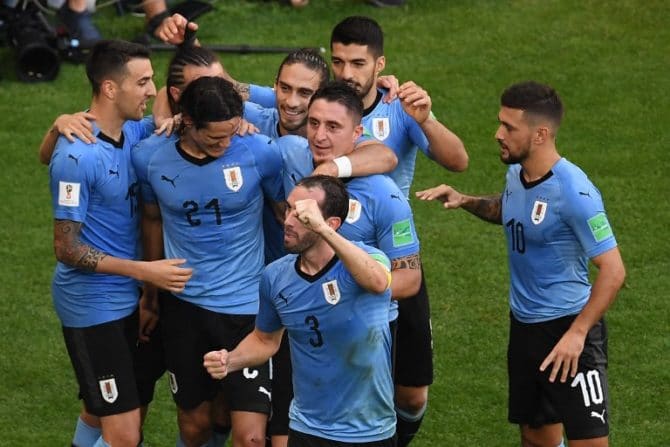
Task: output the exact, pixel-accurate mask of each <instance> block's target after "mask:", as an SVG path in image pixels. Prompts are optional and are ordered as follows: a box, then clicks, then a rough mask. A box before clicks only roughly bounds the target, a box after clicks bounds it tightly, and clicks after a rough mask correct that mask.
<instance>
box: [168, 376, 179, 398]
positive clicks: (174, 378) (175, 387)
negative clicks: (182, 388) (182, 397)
mask: <svg viewBox="0 0 670 447" xmlns="http://www.w3.org/2000/svg"><path fill="white" fill-rule="evenodd" d="M167 375H168V383H169V384H170V391H172V394H177V391H179V385H177V376H175V375H174V373H173V372H172V371H168V372H167Z"/></svg>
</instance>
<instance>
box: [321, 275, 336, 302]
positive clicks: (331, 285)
mask: <svg viewBox="0 0 670 447" xmlns="http://www.w3.org/2000/svg"><path fill="white" fill-rule="evenodd" d="M321 287H323V296H324V298H326V301H328V303H329V304H332V305H333V306H334V305H335V304H337V303H339V302H340V288H339V287H338V286H337V280H336V279H334V280H332V281H328V282H325V283H323V284H321Z"/></svg>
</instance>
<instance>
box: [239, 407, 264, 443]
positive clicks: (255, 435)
mask: <svg viewBox="0 0 670 447" xmlns="http://www.w3.org/2000/svg"><path fill="white" fill-rule="evenodd" d="M267 420H268V416H267V414H264V413H257V412H253V411H231V412H230V421H231V423H232V426H233V444H234V445H241V446H255V445H263V446H264V445H265V443H266V440H265V427H266V424H267Z"/></svg>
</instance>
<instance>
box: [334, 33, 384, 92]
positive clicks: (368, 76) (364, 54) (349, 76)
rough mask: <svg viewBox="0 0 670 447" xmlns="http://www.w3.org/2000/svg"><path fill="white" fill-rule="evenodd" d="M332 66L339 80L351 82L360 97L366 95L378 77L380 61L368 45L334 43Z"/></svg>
mask: <svg viewBox="0 0 670 447" xmlns="http://www.w3.org/2000/svg"><path fill="white" fill-rule="evenodd" d="M331 49H332V52H333V55H332V57H331V68H332V69H333V75H334V76H335V79H336V80H338V81H344V82H346V83H347V84H349V85H350V86H351V87H352V88H353V89H354V90H356V93H357V94H358V96H359V97H361V98H363V97H365V96H366V95H367V94H368V93H369V92H370V90H371V89H372V88H373V87H374V85H375V83H376V81H377V79H376V75H377V71H378V61H377V60H376V59H375V57H374V55H373V54H372V53H370V52H369V51H368V46H367V45H356V44H350V45H344V44H341V43H333V45H332V48H331Z"/></svg>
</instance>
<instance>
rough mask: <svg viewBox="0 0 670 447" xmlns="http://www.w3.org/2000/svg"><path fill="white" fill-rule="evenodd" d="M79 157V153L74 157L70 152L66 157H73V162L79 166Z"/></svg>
mask: <svg viewBox="0 0 670 447" xmlns="http://www.w3.org/2000/svg"><path fill="white" fill-rule="evenodd" d="M80 157H81V155H80V156H79V157H75V156H74V155H72V154H67V158H71V159H73V160H74V164H76V165H77V166H79V158H80Z"/></svg>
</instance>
